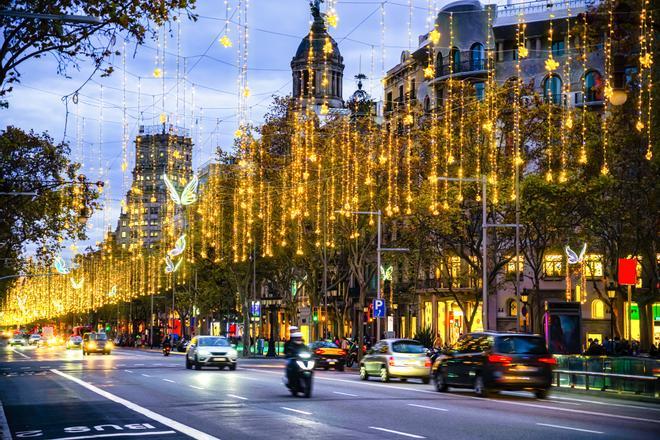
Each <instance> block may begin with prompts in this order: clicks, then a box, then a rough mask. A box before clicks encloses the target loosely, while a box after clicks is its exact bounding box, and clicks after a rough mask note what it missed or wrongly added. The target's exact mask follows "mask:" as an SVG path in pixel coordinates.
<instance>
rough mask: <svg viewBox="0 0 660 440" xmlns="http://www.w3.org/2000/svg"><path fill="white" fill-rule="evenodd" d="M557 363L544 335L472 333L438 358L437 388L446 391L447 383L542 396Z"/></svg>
mask: <svg viewBox="0 0 660 440" xmlns="http://www.w3.org/2000/svg"><path fill="white" fill-rule="evenodd" d="M556 364H557V361H556V360H555V359H554V358H553V357H552V355H550V354H549V353H548V349H547V348H546V346H545V340H544V339H543V338H542V337H541V336H538V335H530V334H521V333H505V332H502V333H499V332H481V333H469V334H467V335H464V336H462V337H461V338H460V339H459V340H458V343H457V344H456V346H455V347H454V348H453V349H452V350H448V351H446V352H445V353H444V354H442V355H440V356H439V357H438V358H437V359H436V361H435V363H434V365H433V380H434V382H435V387H436V389H437V390H438V391H447V387H448V386H453V387H463V388H474V391H475V393H477V395H479V396H482V397H486V396H487V395H488V394H489V392H491V391H500V390H529V391H533V392H534V394H536V397H538V398H539V399H543V398H545V397H546V396H547V394H548V389H549V388H550V384H551V382H552V368H553V367H554V366H555V365H556Z"/></svg>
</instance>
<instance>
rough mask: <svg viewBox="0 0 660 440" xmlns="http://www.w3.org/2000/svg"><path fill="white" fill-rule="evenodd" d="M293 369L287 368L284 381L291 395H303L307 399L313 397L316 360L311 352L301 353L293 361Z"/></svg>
mask: <svg viewBox="0 0 660 440" xmlns="http://www.w3.org/2000/svg"><path fill="white" fill-rule="evenodd" d="M291 362H292V367H291V369H289V367H288V366H287V375H286V376H285V377H284V378H283V379H282V380H283V381H284V384H285V385H286V387H287V388H288V389H289V391H291V394H292V395H294V396H297V395H298V393H302V394H303V396H305V397H310V396H311V395H312V378H313V377H314V364H315V362H314V358H313V357H312V354H311V353H309V352H305V351H304V352H301V353H298V355H297V356H296V357H295V358H293V359H292V360H291Z"/></svg>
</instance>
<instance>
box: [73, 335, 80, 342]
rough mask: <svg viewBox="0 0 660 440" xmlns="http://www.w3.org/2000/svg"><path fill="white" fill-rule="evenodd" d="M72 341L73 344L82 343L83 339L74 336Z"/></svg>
mask: <svg viewBox="0 0 660 440" xmlns="http://www.w3.org/2000/svg"><path fill="white" fill-rule="evenodd" d="M71 340H72V341H73V342H80V341H81V340H82V338H81V337H80V336H72V337H71Z"/></svg>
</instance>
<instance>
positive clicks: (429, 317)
mask: <svg viewBox="0 0 660 440" xmlns="http://www.w3.org/2000/svg"><path fill="white" fill-rule="evenodd" d="M426 327H433V303H432V302H431V301H426V302H424V311H423V314H422V328H426Z"/></svg>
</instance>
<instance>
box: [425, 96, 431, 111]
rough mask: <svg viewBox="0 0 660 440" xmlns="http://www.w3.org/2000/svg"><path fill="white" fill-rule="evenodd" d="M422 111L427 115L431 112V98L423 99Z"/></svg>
mask: <svg viewBox="0 0 660 440" xmlns="http://www.w3.org/2000/svg"><path fill="white" fill-rule="evenodd" d="M424 111H425V112H427V113H428V112H430V111H431V98H429V97H428V95H427V96H425V97H424Z"/></svg>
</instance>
